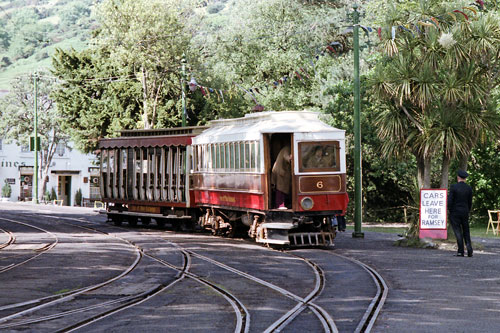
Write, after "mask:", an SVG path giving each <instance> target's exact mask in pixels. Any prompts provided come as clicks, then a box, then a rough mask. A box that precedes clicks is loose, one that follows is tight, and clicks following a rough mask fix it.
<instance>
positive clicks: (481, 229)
mask: <svg viewBox="0 0 500 333" xmlns="http://www.w3.org/2000/svg"><path fill="white" fill-rule="evenodd" d="M486 227H487V226H486V225H471V226H470V235H471V237H480V238H498V239H500V236H495V235H493V233H492V232H491V228H490V231H489V232H488V234H486ZM362 229H363V230H365V231H374V232H383V233H388V234H403V233H404V232H405V231H406V228H404V227H403V228H401V227H381V226H380V225H376V226H371V225H363V226H362ZM347 230H352V231H354V226H352V225H348V226H347Z"/></svg>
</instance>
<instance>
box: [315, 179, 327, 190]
mask: <svg viewBox="0 0 500 333" xmlns="http://www.w3.org/2000/svg"><path fill="white" fill-rule="evenodd" d="M324 186H325V185H323V181H322V180H320V181H319V182H317V183H316V187H317V188H323V187H324Z"/></svg>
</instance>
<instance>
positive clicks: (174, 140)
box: [99, 126, 207, 148]
mask: <svg viewBox="0 0 500 333" xmlns="http://www.w3.org/2000/svg"><path fill="white" fill-rule="evenodd" d="M206 128H207V127H205V126H193V127H176V128H163V129H147V130H123V131H121V132H120V133H121V136H120V137H118V138H108V139H101V140H99V148H137V147H161V146H185V145H189V144H191V139H192V137H193V136H195V135H197V134H199V133H201V132H202V131H203V130H204V129H206Z"/></svg>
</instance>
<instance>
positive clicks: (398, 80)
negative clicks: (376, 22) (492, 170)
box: [371, 1, 500, 188]
mask: <svg viewBox="0 0 500 333" xmlns="http://www.w3.org/2000/svg"><path fill="white" fill-rule="evenodd" d="M406 6H408V4H406ZM454 6H457V4H456V3H453V4H448V3H446V2H444V1H440V2H436V1H434V2H430V1H429V2H427V1H421V2H420V3H419V6H417V4H416V2H413V11H406V12H405V11H402V10H401V9H400V8H399V7H398V6H397V5H394V6H393V7H392V9H391V10H389V11H388V13H387V16H386V22H385V26H386V27H389V28H386V29H384V30H383V33H382V38H383V46H382V48H381V49H382V52H383V54H384V57H383V59H382V61H381V62H380V63H379V64H378V65H377V68H376V70H375V72H374V75H373V76H372V78H371V84H372V85H373V88H374V89H373V92H374V94H375V96H376V97H377V98H378V100H379V102H381V104H382V105H381V107H380V112H379V114H378V118H377V125H378V127H379V130H378V134H379V137H380V139H381V140H382V142H383V145H382V151H383V152H384V154H386V155H388V156H396V157H402V156H405V154H407V152H411V153H412V154H413V155H414V156H415V158H416V160H417V169H418V172H417V174H418V181H419V186H420V188H422V187H426V188H430V187H431V186H432V181H431V175H432V173H431V171H432V169H431V168H432V161H433V159H436V158H438V159H439V160H440V161H441V171H440V173H439V184H440V185H439V186H440V187H441V188H447V187H448V175H449V167H450V163H451V161H452V160H453V159H461V160H462V163H461V167H462V168H465V167H466V164H467V163H466V162H467V159H468V157H469V155H470V152H471V150H472V149H473V148H474V147H475V146H476V145H477V144H478V143H479V142H481V141H480V140H482V139H486V138H487V135H486V134H487V133H493V134H494V135H496V136H498V135H500V118H499V115H498V113H497V112H496V110H495V107H494V104H493V103H492V99H491V95H490V92H491V91H494V89H496V88H497V87H498V85H499V84H500V77H499V76H498V70H499V65H500V53H499V51H498V47H497V46H495V45H499V43H500V28H499V22H500V20H499V17H498V14H497V13H496V12H491V13H481V14H479V13H478V14H476V13H477V10H476V9H474V8H472V9H464V10H468V11H470V12H468V15H467V14H465V13H464V15H461V14H459V13H457V12H454V8H456V7H454ZM460 8H462V7H460ZM415 11H417V12H418V13H419V15H418V18H417V19H416V20H414V21H412V17H410V13H412V15H415V14H414V13H415ZM431 18H432V19H431ZM410 22H413V23H414V24H415V25H416V26H417V27H418V28H419V29H418V30H417V29H416V28H413V29H414V31H409V29H407V28H405V29H406V30H405V29H399V28H398V30H393V29H396V28H397V27H401V26H403V27H405V26H408V24H409V23H410ZM390 27H393V28H390Z"/></svg>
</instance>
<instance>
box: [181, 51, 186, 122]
mask: <svg viewBox="0 0 500 333" xmlns="http://www.w3.org/2000/svg"><path fill="white" fill-rule="evenodd" d="M181 62H182V74H181V75H182V77H181V86H182V127H186V93H185V92H184V85H185V82H184V78H185V77H186V59H185V57H184V54H183V55H182V60H181Z"/></svg>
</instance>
